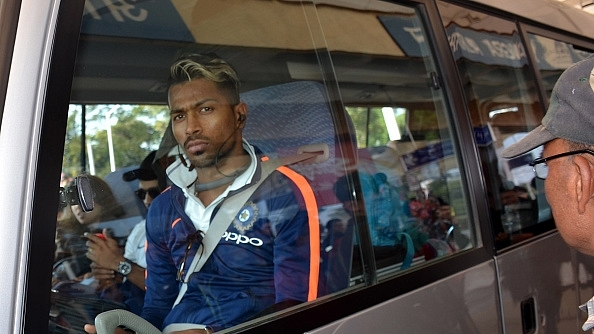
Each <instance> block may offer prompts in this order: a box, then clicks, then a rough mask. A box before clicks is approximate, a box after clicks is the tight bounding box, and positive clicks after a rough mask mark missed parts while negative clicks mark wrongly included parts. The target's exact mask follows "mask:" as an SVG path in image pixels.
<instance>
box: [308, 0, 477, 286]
mask: <svg viewBox="0 0 594 334" xmlns="http://www.w3.org/2000/svg"><path fill="white" fill-rule="evenodd" d="M318 10H319V12H320V13H321V14H320V15H322V14H323V13H325V12H326V11H328V12H331V10H332V9H331V8H329V7H324V6H321V5H320V6H318ZM345 15H346V14H345ZM321 17H322V19H321V23H322V29H323V30H324V31H345V32H346V31H350V30H349V29H354V30H357V32H355V31H354V30H353V31H352V34H345V35H348V36H352V35H362V34H363V33H365V34H369V35H370V37H369V38H368V40H373V41H374V42H373V45H369V46H368V45H365V46H361V49H355V50H354V51H353V50H346V49H338V48H337V49H336V50H332V49H331V50H330V54H331V57H332V63H333V64H334V68H335V71H336V77H337V80H338V86H339V89H340V94H341V97H342V100H343V102H344V109H345V111H346V113H347V114H348V118H349V121H350V122H351V123H352V129H351V139H352V141H353V142H354V143H355V144H356V145H355V146H356V147H355V148H356V152H357V153H356V155H357V159H358V160H357V163H356V164H352V163H351V165H349V163H350V162H349V161H345V166H344V169H343V170H340V171H338V173H339V175H340V178H339V181H341V182H344V183H348V182H349V181H350V179H349V178H348V177H347V176H348V175H350V174H353V173H355V172H356V174H357V176H358V179H359V182H360V184H361V189H362V195H363V205H362V208H361V207H359V210H361V209H364V211H365V215H364V216H365V218H366V219H365V220H366V225H367V228H368V233H369V235H370V237H371V241H372V246H373V250H374V254H375V261H376V266H377V267H378V270H380V273H385V274H391V273H394V272H397V271H399V270H402V269H406V268H409V267H411V266H416V265H420V264H423V263H426V262H427V261H430V260H433V259H436V258H442V257H444V256H450V255H453V254H456V253H458V252H460V251H463V250H465V249H471V248H473V247H474V246H476V245H477V243H476V240H475V238H474V235H475V231H474V226H473V223H472V221H471V219H470V217H469V215H468V213H469V212H468V210H467V200H466V194H465V192H464V191H463V184H462V180H461V177H460V163H459V161H460V160H459V159H460V156H459V153H458V150H457V148H456V144H455V136H454V129H453V126H452V124H451V122H450V120H449V119H448V107H447V103H446V101H445V99H444V95H443V92H444V90H443V89H441V87H439V85H440V84H439V79H438V77H439V74H438V73H439V72H438V69H437V68H436V66H435V62H434V56H433V55H432V53H431V50H430V49H429V47H428V43H427V37H426V34H425V28H424V27H423V24H422V23H421V19H420V16H419V14H418V13H417V11H416V10H414V9H412V8H409V7H404V6H399V5H389V6H388V5H386V6H384V7H383V10H382V11H379V12H366V13H362V14H361V15H359V16H357V21H356V24H353V22H347V21H344V22H342V21H336V20H330V19H327V20H325V19H324V18H325V17H324V16H321ZM362 26H364V27H365V29H359V28H357V27H362ZM360 30H364V32H359V31H360ZM371 35H373V38H371ZM329 43H330V46H331V42H329ZM363 50H364V52H362V51H363ZM345 160H346V159H345ZM346 197H348V196H340V199H341V200H342V201H343V207H342V209H345V210H346V211H347V212H351V213H352V211H354V209H353V208H352V205H351V204H349V202H348V200H349V199H348V198H346ZM354 261H355V262H354V264H353V270H354V271H356V268H357V265H358V263H357V261H358V259H357V257H356V256H355V258H354ZM386 277H387V276H386Z"/></svg>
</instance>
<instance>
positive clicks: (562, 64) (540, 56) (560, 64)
mask: <svg viewBox="0 0 594 334" xmlns="http://www.w3.org/2000/svg"><path fill="white" fill-rule="evenodd" d="M528 38H529V39H530V47H531V48H532V52H533V53H534V55H535V57H536V67H537V68H538V71H539V72H540V76H541V78H542V83H543V85H544V89H545V92H546V94H547V99H550V98H551V92H552V91H553V86H554V85H555V83H556V82H557V79H559V76H560V75H561V73H563V71H564V70H565V69H566V68H568V67H569V66H571V65H572V64H574V63H576V62H578V61H580V60H582V59H584V58H587V57H588V56H589V55H591V54H592V52H591V51H590V52H589V51H586V50H583V49H581V48H576V47H574V45H572V44H570V43H565V42H562V41H558V40H555V39H552V38H549V37H544V36H541V35H537V34H533V33H528Z"/></svg>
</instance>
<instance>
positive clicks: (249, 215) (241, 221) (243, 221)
mask: <svg viewBox="0 0 594 334" xmlns="http://www.w3.org/2000/svg"><path fill="white" fill-rule="evenodd" d="M257 218H258V207H257V206H256V204H255V203H254V202H251V201H249V202H247V203H245V205H244V206H243V208H241V210H239V213H238V214H237V217H235V220H233V225H234V226H235V228H236V229H237V230H238V231H240V232H246V231H249V230H250V229H252V227H253V226H254V222H255V221H256V219H257Z"/></svg>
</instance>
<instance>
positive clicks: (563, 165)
mask: <svg viewBox="0 0 594 334" xmlns="http://www.w3.org/2000/svg"><path fill="white" fill-rule="evenodd" d="M541 145H544V148H543V151H542V157H541V158H538V159H536V160H534V161H532V162H531V163H530V165H531V166H532V167H533V169H534V172H535V174H536V177H538V178H540V179H544V180H545V181H544V188H545V195H546V197H547V201H548V202H549V205H550V206H551V210H552V213H553V218H554V219H555V224H556V226H557V230H558V231H559V234H560V235H561V237H562V238H563V240H564V241H565V242H566V243H567V244H568V245H569V246H571V247H573V248H575V249H577V250H578V251H580V252H582V253H584V254H587V255H592V256H594V55H592V56H590V57H588V58H586V59H584V60H582V61H580V62H577V63H575V64H574V65H572V66H571V67H569V68H567V69H566V70H565V71H564V72H563V73H562V74H561V76H560V77H559V79H558V80H557V83H556V84H555V86H554V88H553V92H552V95H551V102H550V105H549V109H548V110H547V113H546V115H545V116H544V118H543V119H542V124H541V125H539V126H538V127H537V128H535V129H534V130H532V131H531V132H530V133H528V134H527V135H526V136H525V137H523V138H522V139H521V140H520V141H518V142H516V143H515V144H513V145H511V146H509V147H508V148H506V149H505V150H504V151H503V152H502V156H503V157H504V158H514V157H517V156H520V155H522V154H525V153H527V152H529V151H531V150H533V149H535V148H537V147H539V146H541ZM587 304H588V305H587V308H589V309H592V310H594V298H593V299H591V300H590V301H588V303H587ZM581 308H582V309H584V308H586V306H585V305H583V306H582V307H581ZM582 328H583V329H584V330H589V329H592V328H594V314H592V313H591V314H590V315H589V317H588V321H587V322H586V324H584V326H583V327H582Z"/></svg>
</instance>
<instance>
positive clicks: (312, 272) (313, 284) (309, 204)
mask: <svg viewBox="0 0 594 334" xmlns="http://www.w3.org/2000/svg"><path fill="white" fill-rule="evenodd" d="M276 170H278V171H279V172H281V173H283V174H284V175H285V176H287V177H288V178H289V179H291V180H292V181H293V182H295V184H296V185H297V187H298V188H299V190H300V191H301V194H302V195H303V199H304V200H305V207H306V210H307V217H308V219H309V222H308V223H309V293H308V296H307V300H308V301H312V300H314V299H316V298H317V297H318V279H319V275H320V223H319V218H318V203H317V202H316V196H315V195H314V192H313V189H311V185H310V184H309V182H308V181H307V180H306V179H305V177H303V176H302V175H301V174H299V173H297V172H295V171H294V170H292V169H290V168H288V167H285V166H280V167H278V168H277V169H276Z"/></svg>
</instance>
